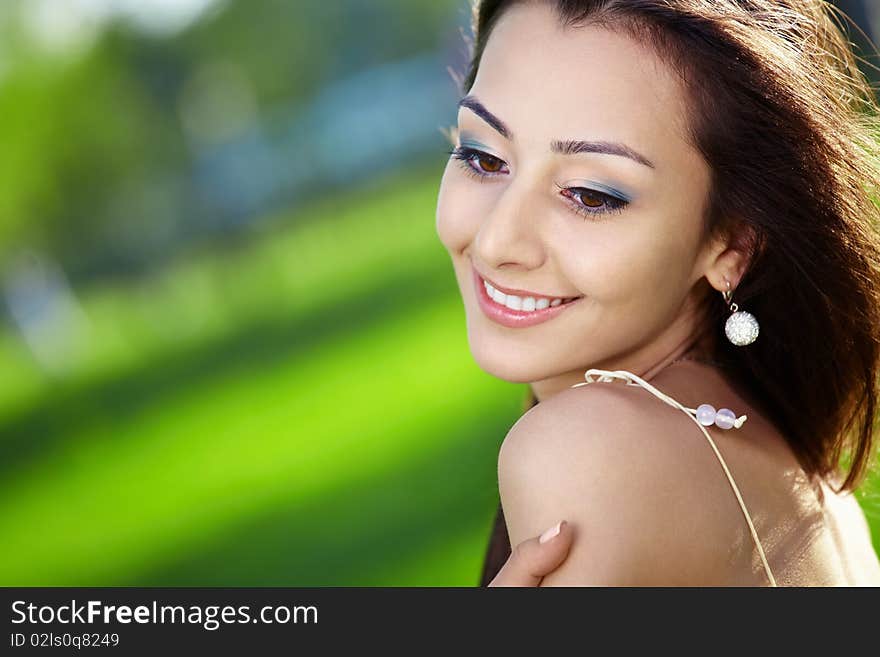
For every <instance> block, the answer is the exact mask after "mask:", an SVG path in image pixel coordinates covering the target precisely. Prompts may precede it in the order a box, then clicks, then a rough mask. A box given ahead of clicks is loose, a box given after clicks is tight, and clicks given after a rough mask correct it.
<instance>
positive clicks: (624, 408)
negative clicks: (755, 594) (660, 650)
mask: <svg viewBox="0 0 880 657" xmlns="http://www.w3.org/2000/svg"><path fill="white" fill-rule="evenodd" d="M713 459H714V457H713V456H712V453H711V451H710V449H709V447H708V445H706V444H705V437H703V436H702V434H701V432H700V430H699V428H698V427H697V426H696V424H695V423H694V422H693V420H692V419H690V418H689V416H688V415H687V414H685V413H683V412H682V411H681V410H679V409H676V408H673V407H671V406H669V405H668V404H666V403H664V402H663V401H661V400H659V399H657V398H656V397H655V396H654V395H652V394H651V393H650V392H649V391H647V390H645V389H643V388H641V387H639V386H630V385H626V384H625V383H624V382H612V383H608V382H596V383H595V384H591V385H586V386H580V387H577V388H570V389H567V390H564V391H562V392H560V393H557V394H556V395H554V396H553V397H551V398H549V399H547V400H546V401H544V402H542V403H540V404H538V405H537V406H535V407H533V408H532V409H530V410H529V411H528V412H526V413H525V414H524V415H523V416H522V417H521V418H520V419H519V420H518V421H517V422H516V424H514V425H513V427H512V428H511V429H510V431H509V432H508V434H507V436H506V437H505V440H504V442H503V444H502V446H501V450H500V453H499V458H498V478H499V489H500V493H501V502H502V505H503V508H504V514H505V519H506V520H507V527H508V533H509V535H510V540H511V544H512V545H514V546H515V545H516V544H518V543H519V542H521V541H523V540H525V539H527V538H529V537H531V536H535V535H537V534H539V533H540V532H541V531H543V530H544V529H546V528H547V527H549V526H551V525H553V524H554V523H556V522H557V521H558V520H560V519H562V518H565V519H566V520H568V521H569V522H570V523H571V524H572V527H573V529H574V532H575V539H574V543H573V545H572V550H571V552H570V554H569V557H568V558H567V559H566V561H565V562H564V563H563V565H562V566H561V567H560V568H559V569H558V570H556V571H554V572H553V573H551V574H550V575H548V576H547V577H546V578H545V579H544V583H543V585H545V586H546V585H549V586H553V585H556V586H560V585H561V586H565V585H619V586H628V585H630V586H640V585H692V584H693V585H696V584H714V583H719V584H720V583H723V581H722V580H723V579H724V577H725V573H726V571H725V564H726V563H727V560H728V559H729V554H728V552H729V550H730V546H731V545H732V544H735V543H736V542H737V538H738V536H737V531H738V530H739V524H738V522H737V517H736V512H737V509H735V508H734V506H733V504H735V501H734V500H733V497H732V496H731V493H730V490H729V489H725V487H724V486H723V485H721V483H722V482H721V478H720V477H719V470H718V465H717V463H713ZM715 496H717V499H714V497H715Z"/></svg>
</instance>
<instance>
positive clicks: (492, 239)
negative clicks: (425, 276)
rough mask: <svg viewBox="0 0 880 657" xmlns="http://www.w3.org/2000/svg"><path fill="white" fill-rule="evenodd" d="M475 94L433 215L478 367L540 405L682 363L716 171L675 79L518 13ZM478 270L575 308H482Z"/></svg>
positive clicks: (485, 59)
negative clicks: (591, 372)
mask: <svg viewBox="0 0 880 657" xmlns="http://www.w3.org/2000/svg"><path fill="white" fill-rule="evenodd" d="M468 99H469V100H467V101H464V103H463V105H462V106H460V108H459V112H458V131H457V139H458V143H457V147H458V150H457V153H456V155H454V156H453V157H452V158H450V160H449V162H448V164H447V166H446V169H445V171H444V173H443V178H442V181H441V184H440V190H439V196H438V202H437V217H436V218H437V232H438V235H439V237H440V239H441V241H442V243H443V244H444V246H445V247H446V248H447V249H448V251H449V254H450V256H451V258H452V263H453V267H454V269H455V274H456V277H457V279H458V283H459V286H460V289H461V294H462V298H463V301H464V308H465V314H466V319H467V331H468V341H469V344H470V348H471V352H472V354H473V356H474V358H475V360H476V361H477V363H478V364H479V365H480V367H481V368H482V369H484V370H485V371H487V372H489V373H491V374H493V375H495V376H497V377H499V378H501V379H505V380H508V381H512V382H529V383H532V385H533V389H534V390H535V392H536V394H537V395H538V398H539V399H542V397H543V398H545V397H546V396H548V395H549V394H552V393H553V392H555V391H558V390H559V389H561V388H563V387H567V386H568V385H570V384H571V383H574V382H577V381H581V380H583V373H584V371H585V370H586V369H588V368H590V367H600V368H604V369H629V370H631V371H634V372H637V373H638V372H645V371H647V370H650V369H651V368H653V367H655V366H656V365H657V364H658V363H659V362H661V361H663V360H664V359H666V358H668V357H669V356H670V355H678V354H679V353H680V352H681V351H682V350H683V349H684V347H685V345H686V344H687V343H688V341H689V339H690V336H691V334H692V331H693V328H694V323H695V322H696V321H698V320H697V314H696V312H695V308H696V302H697V300H698V296H699V295H700V294H701V293H705V288H702V289H701V288H700V286H699V285H697V283H698V282H700V281H701V279H703V275H704V273H705V270H706V267H707V264H708V263H709V262H710V260H711V258H708V257H704V256H706V254H707V253H708V251H706V252H705V253H704V251H705V249H704V248H703V245H701V244H700V243H699V239H700V228H701V221H702V219H701V217H702V213H703V208H704V205H705V203H706V198H707V194H708V191H709V184H710V171H709V168H708V166H707V165H706V163H705V161H704V160H703V159H702V158H701V156H700V155H699V153H698V152H697V151H696V150H695V149H694V148H693V147H692V146H691V145H689V144H688V142H687V141H686V140H685V136H684V135H685V130H686V127H685V126H686V116H687V113H688V106H687V101H686V98H685V92H684V89H683V88H682V87H681V86H680V83H679V82H678V80H677V78H675V76H674V74H673V73H672V71H671V70H670V69H668V68H667V67H666V66H665V64H663V63H662V62H661V61H660V60H659V59H658V58H657V57H656V55H655V54H654V53H653V52H651V51H650V50H649V49H648V47H647V46H644V45H642V44H639V43H638V42H636V41H633V40H631V39H630V38H628V37H626V36H624V35H623V34H618V33H615V32H612V31H609V30H607V29H604V28H600V27H596V26H585V27H578V28H563V27H561V26H560V25H559V23H558V21H557V18H556V15H555V13H554V12H553V10H552V8H550V7H548V6H545V5H543V4H532V3H530V4H519V5H515V6H513V7H512V8H511V9H509V10H508V11H507V12H506V13H505V14H504V15H503V16H502V17H501V18H500V20H499V22H498V23H497V24H496V26H495V28H494V30H493V32H492V34H491V36H490V37H489V39H488V42H487V44H486V48H485V50H484V53H483V56H482V60H481V63H480V67H479V71H478V73H477V77H476V79H475V81H474V84H473V87H472V88H471V90H470V92H469V94H468ZM554 142H556V143H554ZM559 142H574V143H572V144H568V145H565V144H561V143H559ZM577 142H594V143H580V144H578V143H577ZM596 142H598V144H597V143H596ZM557 151H562V152H557ZM574 151H581V152H574ZM474 272H477V273H478V274H479V275H480V276H481V277H482V278H485V279H487V280H488V281H489V282H490V283H492V284H494V286H495V287H496V288H501V290H504V289H507V290H508V291H520V293H519V294H517V295H516V296H518V297H520V298H521V299H523V298H525V297H528V296H533V297H535V298H536V304H537V307H539V308H540V306H541V305H543V303H541V302H540V301H539V299H540V297H541V296H545V297H549V298H554V297H555V298H570V297H579V298H577V299H576V300H575V301H574V302H573V303H570V304H565V305H562V306H559V305H556V306H550V307H549V308H548V309H547V310H544V311H535V312H534V313H529V312H528V309H529V308H531V305H527V306H526V311H523V310H519V311H517V310H508V309H506V308H503V307H501V305H500V304H497V302H494V301H492V300H490V299H489V298H488V296H486V297H484V298H483V299H482V301H481V299H480V294H481V293H485V292H484V291H485V289H486V288H485V287H484V284H483V282H482V281H481V280H480V279H477V284H476V285H475V280H474ZM732 282H733V281H732ZM702 283H703V285H705V279H703V280H702ZM508 299H509V297H506V296H505V297H503V298H502V300H503V301H505V302H506V301H507V300H508ZM493 303H494V304H495V305H492V304H493ZM525 303H526V304H529V302H528V301H525ZM510 305H513V306H514V307H516V306H517V302H516V300H515V299H514V302H513V304H510ZM541 313H544V314H547V315H548V317H547V318H541V319H543V321H538V316H539V315H540V314H541Z"/></svg>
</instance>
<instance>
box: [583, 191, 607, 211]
mask: <svg viewBox="0 0 880 657" xmlns="http://www.w3.org/2000/svg"><path fill="white" fill-rule="evenodd" d="M576 196H578V197H579V198H580V200H581V203H583V204H584V205H586V206H587V207H590V208H600V207H602V205H603V204H604V203H605V199H604V198H602V197H600V196H598V195H596V194H590V190H582V191H579V192H576Z"/></svg>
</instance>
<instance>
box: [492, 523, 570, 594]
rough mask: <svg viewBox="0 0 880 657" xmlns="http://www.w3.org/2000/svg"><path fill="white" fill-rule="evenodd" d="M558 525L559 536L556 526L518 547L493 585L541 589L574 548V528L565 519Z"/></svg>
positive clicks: (499, 572) (496, 576)
mask: <svg viewBox="0 0 880 657" xmlns="http://www.w3.org/2000/svg"><path fill="white" fill-rule="evenodd" d="M558 526H559V531H558V533H554V532H555V531H556V527H557V525H554V526H553V527H551V528H550V529H548V530H547V531H545V532H544V533H543V534H541V536H535V537H533V538H530V539H527V540H525V541H523V542H522V543H520V544H519V545H517V546H516V547H515V548H514V549H513V551H512V552H511V553H510V557H509V558H508V559H507V562H506V563H505V564H504V565H503V566H502V567H501V570H499V571H498V574H497V575H495V578H494V579H493V580H492V581H491V582H489V586H539V585H540V584H541V580H542V579H543V578H544V577H545V576H546V575H549V574H550V573H551V572H553V571H554V570H556V569H557V568H559V566H560V565H561V564H562V562H563V561H565V558H566V557H567V556H568V550H569V548H570V547H571V539H572V529H571V527H570V526H569V525H568V523H567V522H566V521H565V520H562V521H561V522H560V523H559V525H558ZM542 537H543V538H544V539H545V540H544V542H541V538H542Z"/></svg>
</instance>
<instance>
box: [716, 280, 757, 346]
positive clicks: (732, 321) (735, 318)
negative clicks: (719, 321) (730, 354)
mask: <svg viewBox="0 0 880 657" xmlns="http://www.w3.org/2000/svg"><path fill="white" fill-rule="evenodd" d="M724 281H725V282H726V283H727V289H726V290H725V291H724V292H722V293H721V294H723V295H724V302H725V303H726V304H727V305H728V308H730V312H731V313H733V314H732V315H731V316H730V317H728V318H727V322H726V323H725V324H724V333H725V334H726V335H727V339H728V340H730V341H731V342H732V343H733V344H735V345H737V346H738V347H741V346H743V345H747V344H751V343H752V342H754V341H755V339H756V338H757V337H758V329H759V326H758V320H757V319H755V316H754V315H752V313H747V312H746V311H745V310H739V309H738V308H739V307H738V306H737V305H736V304H735V303H730V298H731V297H732V296H733V292H732V291H731V289H730V281H729V280H727V279H726V278H725V279H724Z"/></svg>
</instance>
